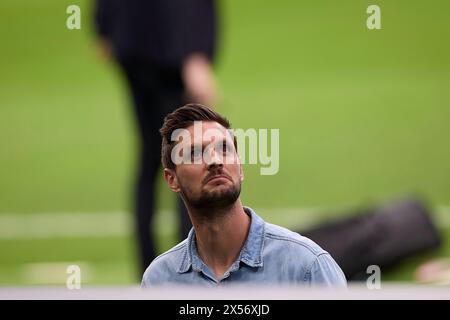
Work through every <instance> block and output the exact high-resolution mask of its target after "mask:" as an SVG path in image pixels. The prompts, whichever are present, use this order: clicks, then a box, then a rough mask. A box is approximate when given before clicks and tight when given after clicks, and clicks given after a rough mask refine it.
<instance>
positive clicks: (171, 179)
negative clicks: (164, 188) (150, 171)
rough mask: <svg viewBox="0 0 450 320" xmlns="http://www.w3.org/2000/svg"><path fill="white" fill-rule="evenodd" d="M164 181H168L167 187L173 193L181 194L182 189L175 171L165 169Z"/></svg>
mask: <svg viewBox="0 0 450 320" xmlns="http://www.w3.org/2000/svg"><path fill="white" fill-rule="evenodd" d="M164 180H166V182H167V185H168V186H169V188H170V190H172V191H173V192H180V187H179V185H178V179H177V175H176V174H175V170H172V169H168V168H164Z"/></svg>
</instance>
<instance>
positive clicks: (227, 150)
mask: <svg viewBox="0 0 450 320" xmlns="http://www.w3.org/2000/svg"><path fill="white" fill-rule="evenodd" d="M232 151H233V149H232V148H231V146H230V145H229V144H228V143H224V144H222V152H223V153H225V154H229V153H231V152H232Z"/></svg>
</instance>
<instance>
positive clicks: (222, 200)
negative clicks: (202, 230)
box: [192, 187, 240, 209]
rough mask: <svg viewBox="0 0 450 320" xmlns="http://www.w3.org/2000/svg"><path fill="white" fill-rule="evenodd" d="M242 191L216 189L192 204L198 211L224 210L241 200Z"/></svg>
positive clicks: (204, 194)
mask: <svg viewBox="0 0 450 320" xmlns="http://www.w3.org/2000/svg"><path fill="white" fill-rule="evenodd" d="M239 194H240V190H234V189H233V188H231V189H230V188H229V187H228V188H222V187H219V188H215V190H212V191H209V192H205V193H203V195H202V196H201V197H200V198H199V199H197V201H194V203H192V204H193V205H194V206H195V207H197V208H198V209H203V208H205V209H206V208H208V209H213V208H217V209H223V208H226V207H231V206H232V205H233V204H234V203H235V202H236V200H237V199H238V198H239Z"/></svg>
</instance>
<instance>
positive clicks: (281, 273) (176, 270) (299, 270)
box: [141, 207, 347, 288]
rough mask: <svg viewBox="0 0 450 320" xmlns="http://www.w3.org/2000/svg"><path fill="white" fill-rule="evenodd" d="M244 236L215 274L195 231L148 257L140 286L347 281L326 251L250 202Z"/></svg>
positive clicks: (333, 283)
mask: <svg viewBox="0 0 450 320" xmlns="http://www.w3.org/2000/svg"><path fill="white" fill-rule="evenodd" d="M244 210H245V212H246V213H247V214H248V215H249V216H250V217H251V224H250V230H249V233H248V237H247V240H246V242H245V244H244V246H243V247H242V249H241V252H240V254H239V257H238V258H237V260H236V261H235V262H234V263H233V264H232V265H231V266H230V268H229V269H228V270H227V271H226V272H225V273H224V274H223V276H222V278H221V279H216V278H215V276H214V274H213V273H212V272H211V271H210V270H209V268H208V266H207V265H206V264H205V263H204V262H203V261H202V259H201V258H200V257H199V255H198V252H197V246H196V241H195V231H194V229H193V228H192V229H191V231H190V232H189V235H188V237H187V239H185V240H184V241H183V242H181V243H179V244H178V245H176V246H175V247H173V248H172V249H170V250H169V251H167V252H165V253H163V254H162V255H160V256H158V257H157V258H156V259H155V260H153V261H152V263H151V264H150V266H149V267H148V268H147V270H146V271H145V273H144V276H143V279H142V284H141V287H143V288H147V287H151V286H154V285H175V284H182V285H189V284H192V285H206V286H227V285H230V284H251V285H259V284H261V285H306V286H312V285H324V286H333V287H335V286H337V287H346V285H347V281H346V279H345V276H344V274H343V272H342V270H341V268H340V267H339V266H338V265H337V263H336V262H335V261H334V260H333V258H332V257H331V256H330V254H329V253H328V252H326V251H324V250H323V249H322V248H321V247H319V246H318V245H317V244H316V243H314V242H313V241H311V240H310V239H308V238H306V237H303V236H301V235H300V234H298V233H295V232H292V231H289V230H288V229H286V228H283V227H280V226H277V225H273V224H270V223H267V222H265V221H264V220H263V219H261V218H260V217H259V216H258V215H257V214H256V213H255V212H254V211H253V210H252V209H251V208H248V207H245V208H244Z"/></svg>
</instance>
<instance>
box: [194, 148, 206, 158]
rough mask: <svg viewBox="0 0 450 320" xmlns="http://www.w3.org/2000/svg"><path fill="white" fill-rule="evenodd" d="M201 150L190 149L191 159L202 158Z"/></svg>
mask: <svg viewBox="0 0 450 320" xmlns="http://www.w3.org/2000/svg"><path fill="white" fill-rule="evenodd" d="M202 154H203V153H202V149H201V148H192V149H191V158H198V157H201V156H202Z"/></svg>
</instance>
